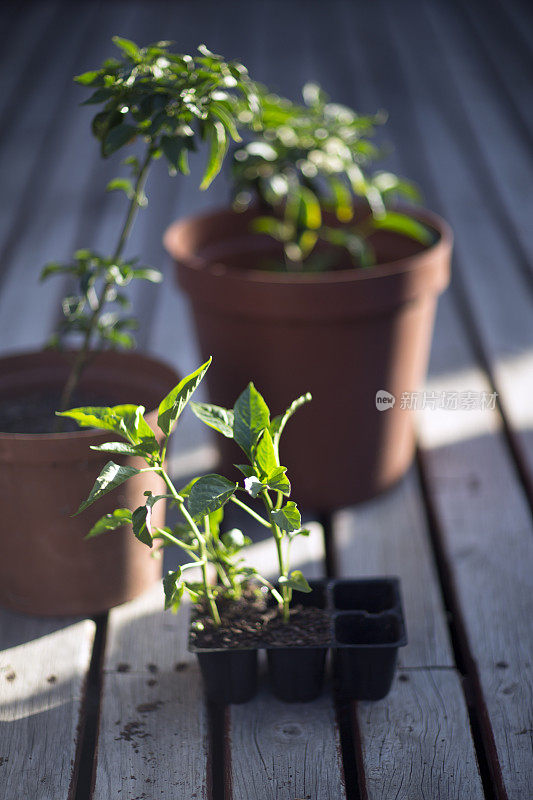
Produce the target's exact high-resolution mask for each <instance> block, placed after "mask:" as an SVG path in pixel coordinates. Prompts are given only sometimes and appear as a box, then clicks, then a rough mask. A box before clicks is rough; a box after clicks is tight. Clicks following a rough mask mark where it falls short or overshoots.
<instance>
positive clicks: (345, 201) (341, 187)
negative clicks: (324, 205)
mask: <svg viewBox="0 0 533 800" xmlns="http://www.w3.org/2000/svg"><path fill="white" fill-rule="evenodd" d="M328 184H329V187H330V189H331V191H332V193H333V197H334V200H335V214H336V215H337V219H338V220H339V221H340V222H349V221H350V220H351V219H352V218H353V205H352V195H351V192H350V190H349V189H348V187H347V186H346V184H345V183H344V181H342V180H341V179H340V178H337V177H336V176H335V175H332V176H330V178H329V179H328Z"/></svg>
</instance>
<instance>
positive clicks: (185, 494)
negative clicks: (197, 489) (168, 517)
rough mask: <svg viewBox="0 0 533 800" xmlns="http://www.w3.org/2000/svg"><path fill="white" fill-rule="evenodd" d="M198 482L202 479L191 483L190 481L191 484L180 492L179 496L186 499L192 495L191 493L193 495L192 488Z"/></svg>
mask: <svg viewBox="0 0 533 800" xmlns="http://www.w3.org/2000/svg"><path fill="white" fill-rule="evenodd" d="M198 480H200V479H199V478H193V479H192V480H191V481H189V483H188V484H187V485H186V486H184V487H183V489H180V490H179V492H178V494H179V496H180V497H184V498H186V497H188V496H189V495H190V493H191V489H192V487H193V486H194V484H195V483H196V481H198Z"/></svg>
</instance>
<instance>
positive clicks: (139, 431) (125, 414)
mask: <svg viewBox="0 0 533 800" xmlns="http://www.w3.org/2000/svg"><path fill="white" fill-rule="evenodd" d="M210 363H211V359H209V360H208V361H207V362H206V363H205V364H202V365H201V366H200V367H198V369H197V370H195V371H194V372H193V373H191V374H190V375H188V376H187V377H185V378H183V380H181V381H180V383H179V384H178V385H177V386H176V387H174V389H172V391H171V392H170V393H169V394H168V395H167V396H166V397H165V398H164V399H163V400H162V401H161V403H160V405H159V413H158V425H159V428H160V431H161V436H160V438H159V439H158V437H156V435H155V434H154V432H153V431H152V429H151V428H150V426H149V425H148V423H147V422H146V420H145V418H144V412H145V409H144V408H143V407H142V406H135V405H121V406H114V407H95V406H90V407H89V406H86V407H83V408H75V409H71V410H69V411H64V412H57V413H58V415H59V416H61V417H69V418H72V419H74V420H75V421H76V422H77V423H78V425H79V426H80V427H88V428H99V429H102V430H106V431H110V432H112V433H114V434H117V435H118V437H119V439H120V440H119V441H114V442H108V443H106V444H103V445H98V446H92V448H91V449H92V450H97V451H99V452H104V453H111V454H114V455H115V456H120V455H133V456H138V457H140V458H142V459H143V460H144V462H145V465H146V466H145V467H143V468H141V469H138V468H135V467H132V466H124V465H120V464H117V463H116V462H115V461H108V462H107V464H106V465H105V466H104V467H103V469H102V470H101V472H100V474H99V476H98V478H97V479H96V482H95V484H94V486H93V488H92V490H91V492H90V494H89V496H88V497H87V499H86V500H84V501H83V502H82V503H81V505H80V507H79V509H78V511H77V512H76V513H77V514H79V513H81V512H82V511H84V510H85V509H86V508H88V507H89V506H91V505H92V504H93V503H94V502H96V501H97V500H99V499H100V498H101V497H103V496H104V495H106V494H108V492H110V491H112V490H113V489H115V488H116V487H118V486H120V485H121V484H123V483H124V482H125V481H127V480H129V479H130V478H132V477H133V476H134V475H141V474H143V473H144V474H145V473H148V472H157V473H158V474H159V475H161V477H162V478H163V480H164V482H165V484H166V487H167V489H168V491H167V492H166V493H165V494H160V495H154V494H152V492H150V491H147V492H145V497H146V500H145V503H144V505H142V506H139V507H138V508H136V509H128V508H117V509H115V510H114V511H113V512H112V513H110V514H105V515H104V516H103V517H101V518H100V519H99V520H98V522H97V523H96V524H95V525H94V526H93V527H92V529H91V530H90V532H89V533H88V536H87V538H92V537H95V536H99V535H101V534H103V533H107V532H109V531H113V530H116V529H117V528H121V527H122V526H124V525H131V527H132V530H133V534H134V535H135V536H136V538H137V539H139V541H141V542H143V544H145V545H147V546H148V547H150V548H151V547H153V546H154V543H155V544H157V545H158V546H159V547H166V546H169V545H176V546H178V547H180V548H181V549H182V550H184V551H185V552H186V553H187V554H188V556H189V559H190V560H189V561H188V562H187V563H186V564H183V565H181V566H178V567H177V568H176V569H175V570H172V571H171V572H169V573H168V574H167V575H166V576H165V578H164V579H163V586H164V592H165V607H166V608H172V609H173V610H177V609H178V607H179V605H180V602H181V599H182V597H183V594H184V592H187V593H188V594H189V596H190V597H191V599H192V600H193V601H194V602H198V603H202V604H203V605H204V606H205V607H206V609H207V611H208V613H209V614H210V616H211V618H212V620H213V623H214V624H215V626H218V625H220V614H219V610H218V606H217V597H220V596H225V597H227V598H229V599H230V600H237V599H239V598H240V597H241V594H242V589H243V585H244V584H247V583H249V582H250V581H251V580H252V579H254V580H256V581H257V580H258V581H259V582H262V583H264V584H266V585H267V586H268V587H269V588H270V589H273V587H272V586H271V584H270V583H269V581H267V580H266V579H265V578H263V577H262V576H261V575H259V574H258V573H257V571H256V570H255V569H254V568H252V567H248V566H246V564H245V563H244V559H243V558H242V557H241V552H242V550H243V548H244V547H246V546H247V545H248V544H249V543H250V540H249V539H248V538H247V537H246V536H244V534H243V533H242V531H239V530H237V529H232V530H230V531H227V532H225V533H221V532H220V526H221V522H222V519H223V515H224V511H223V506H224V505H225V503H226V502H227V501H228V499H229V498H230V497H231V495H232V493H233V492H234V491H235V490H236V488H237V485H236V484H233V483H231V482H230V481H227V480H226V479H225V478H222V477H221V476H217V475H208V476H204V477H203V478H199V479H198V478H195V479H193V480H192V481H191V482H190V483H188V484H187V485H186V486H184V487H183V488H181V489H179V490H178V489H176V487H175V486H174V483H173V482H172V480H171V478H170V476H169V474H168V472H167V471H166V467H165V455H166V452H167V447H168V441H169V438H170V436H171V434H172V432H173V429H174V427H175V425H176V422H177V420H178V418H179V417H180V415H181V414H182V412H183V410H184V409H185V408H186V406H187V403H188V402H189V399H190V397H191V396H192V394H193V392H194V391H195V390H196V388H197V386H198V385H199V384H200V382H201V380H202V378H203V377H204V375H205V373H206V371H207V369H208V367H209V365H210ZM162 500H166V501H167V502H168V503H170V505H172V506H176V507H177V508H178V511H179V513H180V515H181V518H182V522H180V523H178V524H177V525H175V526H174V527H172V528H171V527H167V526H165V527H156V526H153V525H152V521H151V519H152V509H153V508H154V506H155V505H156V504H157V503H159V502H161V501H162ZM210 566H211V567H212V570H213V572H214V573H215V575H216V577H217V583H213V582H212V581H211V580H210V575H209V567H210ZM191 570H193V572H191ZM198 571H199V573H200V576H201V577H200V579H198V578H197V576H196V574H195V573H198ZM189 576H192V577H189Z"/></svg>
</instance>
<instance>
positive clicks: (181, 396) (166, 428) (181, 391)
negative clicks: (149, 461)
mask: <svg viewBox="0 0 533 800" xmlns="http://www.w3.org/2000/svg"><path fill="white" fill-rule="evenodd" d="M210 363H211V358H209V359H208V360H207V361H206V362H205V364H202V365H201V366H200V367H198V369H197V370H195V371H194V372H192V373H191V374H190V375H187V376H186V377H185V378H183V379H182V380H181V381H180V382H179V383H178V385H177V386H175V387H174V389H172V391H171V392H169V394H168V395H167V396H166V397H165V399H164V400H162V401H161V404H160V406H159V414H158V417H157V423H158V425H159V427H160V428H161V430H162V431H163V433H164V434H165V435H166V436H168V435H169V434H170V432H171V431H172V428H173V427H174V424H175V422H176V420H177V419H178V417H179V415H180V414H181V412H182V411H183V409H184V408H185V406H186V405H187V403H188V402H189V399H190V398H191V395H192V394H193V392H194V391H195V389H196V388H197V386H198V384H199V383H200V382H201V380H202V378H203V377H204V375H205V373H206V372H207V370H208V368H209V365H210Z"/></svg>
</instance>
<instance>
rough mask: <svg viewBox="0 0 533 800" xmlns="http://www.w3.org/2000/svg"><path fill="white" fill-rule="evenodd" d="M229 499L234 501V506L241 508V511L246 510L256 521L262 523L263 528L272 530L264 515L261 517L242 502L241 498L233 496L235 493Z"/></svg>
mask: <svg viewBox="0 0 533 800" xmlns="http://www.w3.org/2000/svg"><path fill="white" fill-rule="evenodd" d="M230 500H231V502H232V503H235V505H236V506H239V508H242V509H243V511H247V512H248V514H249V515H250V516H251V517H253V518H254V519H255V520H256V522H260V523H261V525H263V526H264V527H265V528H268V529H269V530H272V524H271V523H270V522H268V521H267V520H266V519H265V518H264V517H262V516H261V514H257V513H256V512H255V511H254V510H253V509H252V508H250V506H247V505H246V503H243V502H242V500H239V498H238V497H235V495H233V496H232V497H230Z"/></svg>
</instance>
